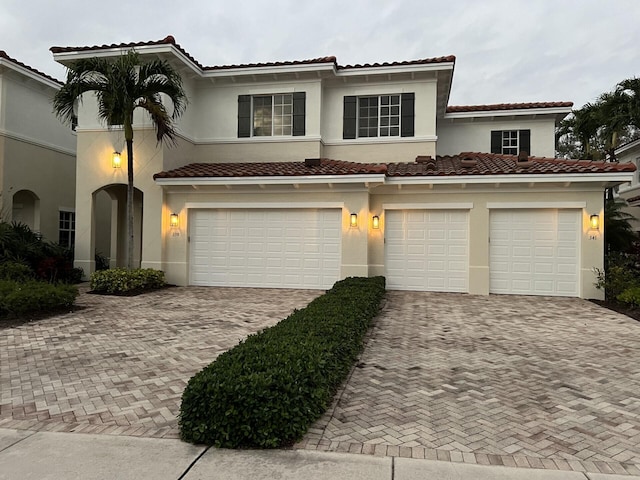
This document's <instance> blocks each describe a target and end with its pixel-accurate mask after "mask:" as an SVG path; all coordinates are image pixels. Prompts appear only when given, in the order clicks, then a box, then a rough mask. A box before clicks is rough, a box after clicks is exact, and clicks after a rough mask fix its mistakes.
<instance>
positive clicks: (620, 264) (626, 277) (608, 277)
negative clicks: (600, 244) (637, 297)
mask: <svg viewBox="0 0 640 480" xmlns="http://www.w3.org/2000/svg"><path fill="white" fill-rule="evenodd" d="M594 272H595V274H596V284H595V285H596V288H597V289H599V290H604V292H605V296H606V298H607V300H612V299H615V298H617V297H618V295H620V294H621V293H622V292H624V291H625V290H627V289H629V288H633V287H637V286H640V258H638V256H637V255H632V254H621V253H610V254H609V255H607V258H606V261H605V269H604V270H601V269H599V268H596V269H594Z"/></svg>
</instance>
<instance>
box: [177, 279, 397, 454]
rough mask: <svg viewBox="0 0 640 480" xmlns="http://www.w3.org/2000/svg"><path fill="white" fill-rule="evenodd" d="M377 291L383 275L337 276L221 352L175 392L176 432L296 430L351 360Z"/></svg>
mask: <svg viewBox="0 0 640 480" xmlns="http://www.w3.org/2000/svg"><path fill="white" fill-rule="evenodd" d="M384 292H385V281H384V278H383V277H374V278H348V279H345V280H341V281H339V282H337V283H336V284H335V285H334V286H333V288H332V289H331V290H329V291H327V293H325V294H324V295H322V296H320V297H318V298H316V299H315V300H313V301H312V302H311V303H310V304H309V305H308V306H307V307H306V308H304V309H302V310H297V311H294V312H293V313H292V314H291V315H290V316H289V317H287V318H286V319H284V320H282V321H281V322H280V323H278V324H277V325H275V326H273V327H270V328H267V329H265V330H263V331H261V332H260V333H258V334H255V335H250V336H249V337H248V338H247V339H246V340H244V341H243V342H241V343H240V344H238V345H237V346H236V347H234V348H233V349H231V350H229V351H227V352H225V353H223V354H221V355H220V356H219V357H218V358H217V359H216V360H215V361H214V362H213V363H211V364H210V365H209V366H207V367H205V368H204V369H203V370H201V371H200V372H199V373H197V374H196V375H194V376H193V377H192V378H191V379H190V380H189V383H188V385H187V387H186V389H185V391H184V393H183V396H182V405H181V407H180V417H179V420H180V428H181V436H182V438H183V440H186V441H188V442H193V443H204V444H208V445H214V446H216V447H226V448H237V447H260V448H275V447H280V446H285V445H290V444H292V443H293V442H295V441H296V440H298V439H299V438H301V437H302V435H304V433H305V432H306V431H307V429H308V428H309V426H310V425H311V424H312V423H313V422H314V421H315V420H317V419H318V418H319V417H320V416H321V415H322V414H323V413H324V412H325V410H326V409H327V408H328V406H329V405H330V404H331V401H332V398H333V396H334V395H335V393H336V391H337V389H338V388H339V386H340V385H341V384H342V383H343V381H344V380H345V379H346V377H347V375H348V373H349V371H350V370H351V368H352V367H353V365H354V363H355V361H356V359H357V357H358V355H359V353H360V352H361V351H362V348H363V346H364V336H365V334H366V332H367V330H368V329H369V326H370V324H371V320H372V319H373V318H374V317H375V316H376V315H377V313H378V311H379V307H380V303H381V301H382V298H383V296H384Z"/></svg>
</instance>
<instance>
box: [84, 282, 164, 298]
mask: <svg viewBox="0 0 640 480" xmlns="http://www.w3.org/2000/svg"><path fill="white" fill-rule="evenodd" d="M174 287H175V285H165V286H164V287H159V288H137V289H135V290H128V291H126V292H115V293H107V292H98V291H96V290H89V291H88V292H87V293H89V294H91V295H107V296H110V297H137V296H138V295H142V294H144V293H149V292H157V291H158V290H166V289H167V288H174Z"/></svg>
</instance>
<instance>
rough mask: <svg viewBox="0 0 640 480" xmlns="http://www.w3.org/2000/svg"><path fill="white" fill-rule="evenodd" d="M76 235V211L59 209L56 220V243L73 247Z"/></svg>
mask: <svg viewBox="0 0 640 480" xmlns="http://www.w3.org/2000/svg"><path fill="white" fill-rule="evenodd" d="M75 237H76V213H75V212H69V211H65V210H60V214H59V222H58V243H59V244H60V245H62V246H63V247H67V248H73V247H74V245H75Z"/></svg>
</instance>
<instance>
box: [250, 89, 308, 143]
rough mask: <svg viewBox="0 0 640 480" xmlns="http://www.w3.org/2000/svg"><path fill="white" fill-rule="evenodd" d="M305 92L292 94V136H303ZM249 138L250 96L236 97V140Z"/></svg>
mask: <svg viewBox="0 0 640 480" xmlns="http://www.w3.org/2000/svg"><path fill="white" fill-rule="evenodd" d="M306 98H307V94H306V92H294V93H293V128H292V133H293V136H294V137H296V136H304V135H305V125H306V122H305V117H306V106H305V103H306ZM250 136H251V95H238V138H248V137H250Z"/></svg>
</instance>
